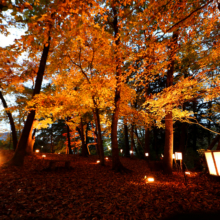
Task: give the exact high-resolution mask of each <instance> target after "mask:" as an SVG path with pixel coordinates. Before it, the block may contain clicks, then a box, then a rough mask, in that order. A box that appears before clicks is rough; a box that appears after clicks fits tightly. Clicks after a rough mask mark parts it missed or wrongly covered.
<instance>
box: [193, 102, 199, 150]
mask: <svg viewBox="0 0 220 220" xmlns="http://www.w3.org/2000/svg"><path fill="white" fill-rule="evenodd" d="M196 104H197V102H196V101H194V102H193V112H194V115H195V117H196V119H197V115H196V112H197V109H196ZM192 129H193V146H192V147H193V150H194V151H196V150H197V133H198V131H197V125H196V124H194V125H193V126H192Z"/></svg>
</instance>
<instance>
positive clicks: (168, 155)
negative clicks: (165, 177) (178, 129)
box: [164, 112, 173, 174]
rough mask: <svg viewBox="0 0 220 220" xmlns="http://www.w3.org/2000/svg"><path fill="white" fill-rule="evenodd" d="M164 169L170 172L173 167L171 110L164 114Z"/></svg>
mask: <svg viewBox="0 0 220 220" xmlns="http://www.w3.org/2000/svg"><path fill="white" fill-rule="evenodd" d="M164 164H165V167H164V168H165V169H164V171H165V172H166V173H167V174H172V168H173V117H172V112H169V113H167V114H166V116H165V148H164Z"/></svg>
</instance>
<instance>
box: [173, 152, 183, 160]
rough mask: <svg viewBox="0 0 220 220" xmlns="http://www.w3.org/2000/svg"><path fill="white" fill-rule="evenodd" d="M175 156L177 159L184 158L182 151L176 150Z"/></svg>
mask: <svg viewBox="0 0 220 220" xmlns="http://www.w3.org/2000/svg"><path fill="white" fill-rule="evenodd" d="M175 158H176V160H182V158H183V157H182V153H181V152H175Z"/></svg>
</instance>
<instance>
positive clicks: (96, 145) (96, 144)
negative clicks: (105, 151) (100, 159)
mask: <svg viewBox="0 0 220 220" xmlns="http://www.w3.org/2000/svg"><path fill="white" fill-rule="evenodd" d="M91 125H92V129H93V130H94V132H93V138H94V144H95V148H96V151H97V154H98V155H99V147H98V139H97V137H98V135H97V126H96V128H95V129H94V127H93V123H91ZM99 156H100V155H99Z"/></svg>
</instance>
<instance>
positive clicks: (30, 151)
mask: <svg viewBox="0 0 220 220" xmlns="http://www.w3.org/2000/svg"><path fill="white" fill-rule="evenodd" d="M33 125H34V124H32V127H31V130H30V133H29V137H28V142H27V146H26V155H33V153H34V152H33V149H34V143H35V131H36V129H35V130H34V132H33V127H34V126H33Z"/></svg>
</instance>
